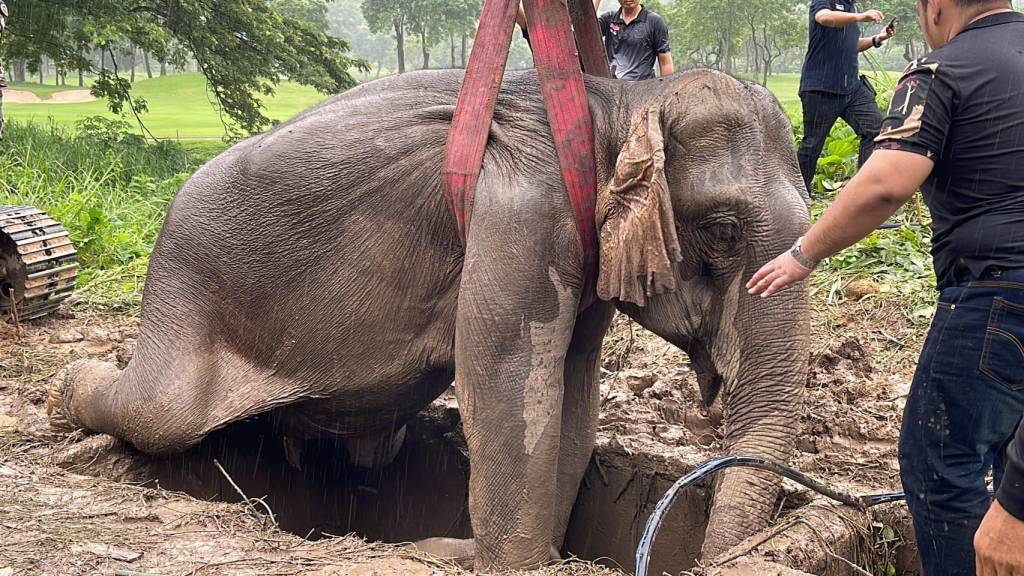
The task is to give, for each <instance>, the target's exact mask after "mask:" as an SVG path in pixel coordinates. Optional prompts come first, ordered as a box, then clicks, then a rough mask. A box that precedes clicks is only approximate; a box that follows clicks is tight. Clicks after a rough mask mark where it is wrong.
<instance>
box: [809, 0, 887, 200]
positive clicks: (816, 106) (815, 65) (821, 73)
mask: <svg viewBox="0 0 1024 576" xmlns="http://www.w3.org/2000/svg"><path fill="white" fill-rule="evenodd" d="M882 18H883V15H882V13H881V12H879V11H878V10H868V11H867V12H860V11H859V10H858V9H857V3H856V2H855V0H812V1H811V6H810V12H809V22H810V24H809V26H810V30H809V34H808V43H807V55H806V56H805V57H804V66H803V70H802V72H801V75H800V102H801V103H802V104H803V109H804V139H803V143H802V144H801V145H800V151H799V152H798V153H797V157H798V158H799V159H800V172H801V173H802V174H803V177H804V185H805V186H806V187H807V189H808V190H810V189H811V180H813V179H814V171H815V168H816V167H817V165H818V156H820V155H821V148H822V147H823V146H824V145H825V139H826V138H828V134H829V132H830V131H831V130H832V125H833V124H835V123H836V120H837V119H838V118H842V119H843V120H846V123H847V124H849V125H850V127H851V128H853V131H854V132H856V133H857V137H858V138H860V165H861V166H863V165H864V162H866V161H867V159H868V156H870V155H871V149H872V147H873V146H874V143H873V141H874V138H875V136H877V135H878V127H879V125H880V124H881V123H882V116H881V114H879V112H878V104H876V103H875V91H874V90H873V89H872V88H871V86H870V85H869V84H868V83H867V80H865V79H864V78H862V77H861V76H860V73H859V71H858V67H857V58H858V55H859V54H860V53H861V52H864V51H865V50H867V49H869V48H871V47H875V48H877V47H879V46H881V45H882V42H884V41H886V40H888V39H889V38H891V37H892V35H893V34H894V33H895V32H896V28H895V23H892V24H890V25H889V26H887V27H886V28H885V30H883V31H882V32H881V33H880V34H877V35H875V36H871V37H868V38H861V37H860V27H859V24H860V23H861V22H876V23H877V22H881V21H882Z"/></svg>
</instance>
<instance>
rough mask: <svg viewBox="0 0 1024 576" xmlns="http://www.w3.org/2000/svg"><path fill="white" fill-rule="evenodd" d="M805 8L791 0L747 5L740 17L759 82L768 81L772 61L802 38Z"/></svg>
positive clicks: (764, 0) (799, 42)
mask: <svg viewBox="0 0 1024 576" xmlns="http://www.w3.org/2000/svg"><path fill="white" fill-rule="evenodd" d="M806 12H807V10H806V8H805V7H804V6H803V5H801V4H796V3H795V2H793V1H792V0H762V1H761V2H758V3H756V4H752V5H751V6H749V7H748V9H747V10H746V12H745V13H744V19H745V20H746V22H747V26H748V27H749V29H750V37H749V41H750V46H751V48H752V52H753V54H752V57H753V60H754V72H755V73H759V74H760V76H761V85H762V86H767V85H768V76H770V75H771V74H772V63H773V62H774V61H775V60H776V59H777V58H779V57H780V56H782V54H783V53H784V52H785V51H786V50H788V49H790V48H796V47H797V46H799V45H801V43H802V42H803V41H804V39H805V37H806V34H805V31H806V26H804V19H805V18H806Z"/></svg>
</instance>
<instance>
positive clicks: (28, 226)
mask: <svg viewBox="0 0 1024 576" xmlns="http://www.w3.org/2000/svg"><path fill="white" fill-rule="evenodd" d="M76 256H77V253H76V252H75V247H74V246H73V245H72V244H71V238H70V237H69V236H68V231H67V230H65V229H64V227H63V226H61V225H60V222H57V221H56V220H54V219H53V218H50V216H49V215H47V214H46V212H43V211H42V210H37V209H36V208H31V207H26V206H0V319H9V318H13V317H16V318H17V319H19V320H31V319H33V318H39V317H40V316H45V315H46V314H49V313H51V312H53V311H54V310H56V309H57V308H58V307H59V306H60V303H61V302H62V301H63V300H64V299H66V298H67V297H68V296H70V295H71V293H72V292H73V291H74V289H75V278H76V277H77V275H78V262H77V261H76Z"/></svg>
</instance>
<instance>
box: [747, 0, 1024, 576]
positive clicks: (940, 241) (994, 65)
mask: <svg viewBox="0 0 1024 576" xmlns="http://www.w3.org/2000/svg"><path fill="white" fill-rule="evenodd" d="M917 1H918V5H917V10H918V16H919V18H920V20H921V29H922V31H923V32H924V36H925V39H926V40H927V41H928V44H929V45H930V46H931V47H932V48H933V49H934V51H933V52H932V53H931V54H930V55H928V56H927V57H925V58H922V59H920V60H918V61H916V62H913V63H911V64H910V66H909V67H908V68H907V71H906V73H905V74H904V76H903V78H902V79H901V80H900V83H899V85H898V87H897V90H896V93H895V94H894V95H893V99H892V104H891V106H890V108H889V116H888V117H887V118H886V119H885V122H884V123H883V127H882V130H881V133H880V135H879V136H878V139H877V142H878V145H877V148H876V149H875V152H874V154H873V155H872V156H871V159H870V160H869V161H868V162H867V164H866V165H865V166H864V167H863V168H862V169H861V171H860V172H859V173H858V174H857V175H856V176H855V177H854V178H853V179H852V180H851V181H850V183H849V185H847V187H846V188H845V189H844V190H843V191H842V192H841V193H840V194H839V196H838V197H837V198H836V201H835V203H833V205H832V206H831V207H829V209H828V210H827V211H826V212H825V214H823V215H822V217H821V219H820V220H819V221H818V222H817V223H816V224H815V225H814V226H813V227H811V229H810V230H809V231H808V232H807V234H806V236H804V237H803V238H802V239H801V240H800V241H798V242H797V244H796V245H795V246H794V247H793V248H792V249H791V250H790V251H789V252H787V253H784V254H782V255H780V256H779V257H778V258H776V259H775V260H773V261H771V262H769V263H768V264H766V265H765V266H764V267H763V268H762V269H761V270H759V271H758V272H757V273H756V274H755V275H754V277H753V278H752V279H751V281H750V282H749V283H748V285H747V287H748V289H749V290H750V292H751V293H752V294H756V293H762V295H763V296H770V295H771V294H772V293H774V292H776V291H777V290H779V289H781V288H783V287H785V286H787V285H789V284H791V283H793V282H796V281H799V280H802V279H804V278H806V277H807V276H808V275H809V274H810V273H811V270H812V269H813V268H814V266H815V265H816V263H817V262H818V261H819V260H821V259H822V258H825V257H827V256H830V255H832V254H835V253H836V252H838V251H839V250H841V249H843V248H845V247H847V246H850V245H852V244H853V243H855V242H857V241H858V240H859V239H861V238H863V237H865V236H867V235H868V234H869V233H871V231H872V230H874V229H875V227H876V226H878V225H879V224H881V223H882V222H884V221H885V220H886V218H888V217H889V216H890V215H892V214H893V213H894V212H895V211H896V209H897V208H899V207H900V206H901V205H902V204H903V203H904V202H906V201H907V200H908V199H910V198H911V197H912V195H913V193H914V191H915V190H916V189H918V188H919V187H920V188H921V190H922V192H923V193H924V198H925V201H926V202H927V203H928V207H929V208H930V209H931V214H932V228H933V232H934V236H933V248H932V256H933V259H934V262H935V274H936V278H937V281H938V288H939V289H940V291H941V293H940V295H939V304H938V309H937V311H936V313H935V317H934V319H933V320H932V326H931V328H930V330H929V333H928V338H927V340H926V341H925V343H924V349H923V350H922V352H921V359H920V361H919V363H918V367H917V372H916V374H915V375H914V382H913V385H912V386H911V390H910V395H909V397H908V398H907V405H906V409H905V412H904V415H903V429H902V431H901V432H900V473H901V476H902V479H903V487H904V489H905V490H906V492H907V503H908V505H909V507H910V511H911V514H912V515H913V518H914V531H915V533H916V535H917V545H918V550H919V553H920V558H921V563H922V565H923V567H924V574H925V575H926V576H934V575H937V574H956V575H959V574H974V573H975V569H976V566H975V555H974V548H973V546H972V541H973V538H974V536H975V532H976V530H977V529H978V525H979V523H981V520H982V517H984V516H985V514H986V511H987V510H989V496H988V492H987V490H986V488H985V477H986V475H987V474H988V472H989V470H992V474H993V478H994V482H995V484H996V486H997V488H998V493H997V500H998V504H997V505H994V506H992V508H991V512H990V513H989V519H987V520H986V530H985V531H984V532H981V533H979V534H978V544H979V549H978V551H979V555H978V564H979V565H980V566H982V570H983V573H984V574H991V575H993V576H995V575H999V576H1002V575H1003V574H1010V575H1015V574H1024V571H1015V569H1010V570H1006V569H1005V566H1006V565H1007V562H1009V563H1014V562H1015V563H1016V566H1017V567H1018V568H1020V567H1022V565H1024V561H1022V559H1021V555H1024V522H1021V520H1024V450H1022V446H1021V444H1014V445H1013V447H1012V449H1011V450H1010V451H1009V452H1007V451H1006V447H1007V445H1008V443H1009V442H1010V440H1011V438H1012V437H1013V434H1014V430H1015V429H1016V428H1017V426H1018V423H1019V422H1020V419H1021V415H1022V414H1024V347H1022V342H1024V15H1021V14H1018V13H1016V12H1013V11H1012V8H1011V6H1010V2H1009V1H1008V0H917ZM1007 461H1008V462H1009V463H1008V464H1007ZM1004 470H1005V475H1004ZM994 542H995V543H997V544H998V545H996V544H993V543H994ZM999 562H1002V565H1003V567H1004V568H1003V570H997V571H992V570H991V569H990V568H986V566H992V565H993V563H999Z"/></svg>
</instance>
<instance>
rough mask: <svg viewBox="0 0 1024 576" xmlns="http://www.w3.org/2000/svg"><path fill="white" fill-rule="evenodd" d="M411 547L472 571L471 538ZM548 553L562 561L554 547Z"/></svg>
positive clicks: (437, 540) (438, 540) (431, 541)
mask: <svg viewBox="0 0 1024 576" xmlns="http://www.w3.org/2000/svg"><path fill="white" fill-rule="evenodd" d="M412 547H413V548H414V549H416V550H418V551H420V552H426V553H427V554H430V555H431V556H434V557H437V558H441V559H444V560H449V561H451V562H454V563H456V564H458V566H459V567H460V568H462V569H463V570H472V569H473V559H474V557H475V556H476V544H475V543H474V542H473V539H472V538H467V539H459V538H427V539H426V540H420V541H418V542H415V543H413V545H412ZM549 552H550V555H551V560H556V561H557V560H561V559H562V555H561V554H559V553H558V549H556V548H555V547H554V546H551V549H550V550H549Z"/></svg>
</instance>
